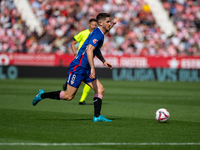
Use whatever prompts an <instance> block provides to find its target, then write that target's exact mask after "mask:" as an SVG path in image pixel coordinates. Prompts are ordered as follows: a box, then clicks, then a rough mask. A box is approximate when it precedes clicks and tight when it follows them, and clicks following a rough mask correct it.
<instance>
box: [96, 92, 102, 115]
mask: <svg viewBox="0 0 200 150" xmlns="http://www.w3.org/2000/svg"><path fill="white" fill-rule="evenodd" d="M99 95H100V94H95V95H94V116H95V117H99V115H100V114H101V113H100V112H101V105H102V98H103V96H102V95H100V96H99ZM99 97H101V98H99Z"/></svg>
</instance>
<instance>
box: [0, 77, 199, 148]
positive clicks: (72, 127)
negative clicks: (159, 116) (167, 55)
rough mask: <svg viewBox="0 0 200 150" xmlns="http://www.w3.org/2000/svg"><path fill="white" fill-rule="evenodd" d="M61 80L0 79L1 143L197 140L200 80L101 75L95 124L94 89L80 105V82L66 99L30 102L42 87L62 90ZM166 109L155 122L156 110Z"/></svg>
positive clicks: (96, 146)
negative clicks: (162, 120) (101, 118)
mask: <svg viewBox="0 0 200 150" xmlns="http://www.w3.org/2000/svg"><path fill="white" fill-rule="evenodd" d="M64 81H65V79H16V80H0V143H200V119H199V114H200V92H199V91H200V83H192V82H184V83H183V82H175V83H174V82H130V81H113V80H103V79H100V81H101V82H102V84H103V85H104V87H105V94H104V98H103V105H102V115H105V116H106V117H107V118H108V119H112V120H113V122H112V123H93V122H92V117H93V113H94V108H93V93H94V92H93V91H92V90H91V91H90V93H89V95H88V97H87V100H86V102H87V103H89V104H90V105H87V106H80V105H78V102H79V98H80V96H81V92H82V88H83V85H81V86H80V88H79V90H78V92H77V94H76V96H75V98H74V99H73V100H72V101H70V102H68V101H62V100H60V101H56V100H51V99H45V100H42V101H41V102H39V103H38V104H37V105H36V106H32V99H33V97H34V96H35V95H36V94H37V92H38V90H39V89H40V88H43V89H44V90H45V91H47V92H50V91H55V90H62V84H63V82H64ZM159 108H166V109H167V110H168V111H169V112H170V115H171V116H170V119H169V121H168V122H167V123H158V122H157V121H156V120H155V118H154V114H155V112H156V110H157V109H159ZM0 149H1V150H7V149H8V150H9V149H12V150H13V149H14V150H15V149H16V150H18V149H19V150H23V149H24V150H25V149H29V150H35V149H42V150H43V149H47V150H51V149H59V150H62V149H77V150H82V149H87V150H90V149H91V150H93V149H97V150H98V149H119V150H121V149H145V150H146V149H152V150H156V149H175V150H178V149H181V150H182V149H193V150H195V149H200V145H183V146H180V145H162V146H161V145H93V146H87V145H84V146H81V145H79V146H52V145H49V146H28V145H23V146H20V145H12V146H10V145H0Z"/></svg>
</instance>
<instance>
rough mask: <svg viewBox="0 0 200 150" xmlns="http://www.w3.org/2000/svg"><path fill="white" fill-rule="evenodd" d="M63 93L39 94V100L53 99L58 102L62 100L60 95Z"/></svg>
mask: <svg viewBox="0 0 200 150" xmlns="http://www.w3.org/2000/svg"><path fill="white" fill-rule="evenodd" d="M63 92H64V91H54V92H48V93H43V94H41V98H42V99H44V98H50V99H55V100H60V99H62V96H61V95H62V93H63Z"/></svg>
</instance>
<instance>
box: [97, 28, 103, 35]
mask: <svg viewBox="0 0 200 150" xmlns="http://www.w3.org/2000/svg"><path fill="white" fill-rule="evenodd" d="M98 28H99V27H98ZM99 30H100V31H101V29H100V28H99ZM101 33H102V34H103V35H104V33H103V32H102V31H101Z"/></svg>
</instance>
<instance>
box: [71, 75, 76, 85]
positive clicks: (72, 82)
mask: <svg viewBox="0 0 200 150" xmlns="http://www.w3.org/2000/svg"><path fill="white" fill-rule="evenodd" d="M75 79H76V75H75V74H74V75H73V76H72V79H71V84H74V80H75Z"/></svg>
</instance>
